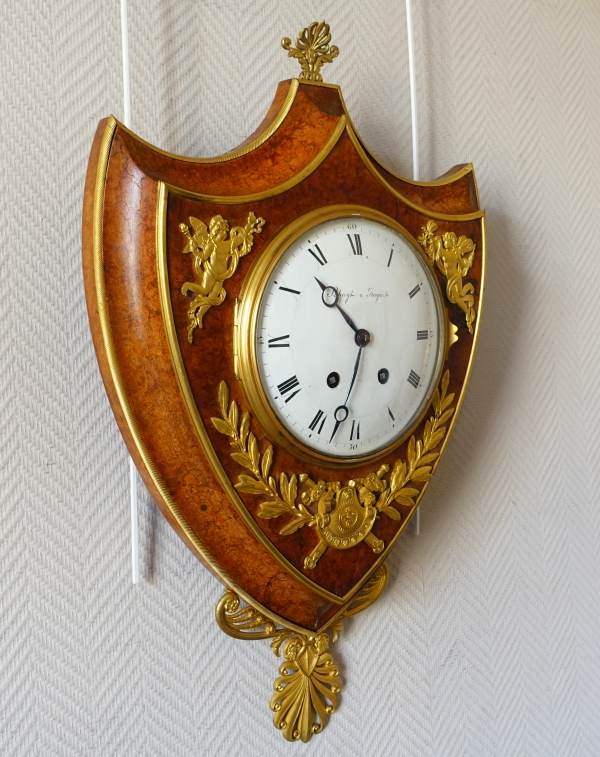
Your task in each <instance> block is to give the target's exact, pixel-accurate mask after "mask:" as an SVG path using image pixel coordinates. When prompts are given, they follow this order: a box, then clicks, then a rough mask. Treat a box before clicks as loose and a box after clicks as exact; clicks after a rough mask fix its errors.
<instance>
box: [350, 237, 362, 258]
mask: <svg viewBox="0 0 600 757" xmlns="http://www.w3.org/2000/svg"><path fill="white" fill-rule="evenodd" d="M348 241H349V242H350V247H352V254H353V255H362V244H361V241H360V234H355V235H354V242H353V241H352V236H351V235H350V234H348Z"/></svg>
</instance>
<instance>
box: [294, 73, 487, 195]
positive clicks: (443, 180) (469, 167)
mask: <svg viewBox="0 0 600 757" xmlns="http://www.w3.org/2000/svg"><path fill="white" fill-rule="evenodd" d="M302 84H310V85H311V86H313V87H327V88H329V89H336V90H337V91H338V94H339V97H340V100H341V102H342V105H343V107H344V112H345V113H346V116H347V118H348V122H349V124H350V126H351V127H352V130H353V131H354V133H355V134H356V137H357V139H358V140H359V142H360V143H361V145H362V146H363V148H364V149H365V150H369V147H368V145H367V143H366V142H365V140H364V139H363V138H362V137H361V136H360V134H359V131H358V129H357V128H356V126H355V125H354V123H353V122H352V119H351V118H350V113H349V111H348V108H347V107H346V102H345V101H344V96H343V94H342V89H341V87H340V85H339V84H331V83H330V82H317V81H310V80H303V81H302ZM372 158H373V160H374V161H375V163H377V165H378V166H380V167H381V168H383V170H384V171H387V173H389V174H391V175H392V176H394V177H395V178H396V179H400V181H404V182H406V183H407V184H412V185H413V186H415V187H443V186H445V185H447V184H454V182H456V181H458V180H459V179H461V178H462V177H463V176H465V175H466V174H469V173H471V174H473V183H474V185H475V195H476V197H477V206H478V207H479V206H480V203H479V189H478V187H477V178H476V177H475V169H474V168H473V164H472V163H466V164H465V165H464V166H463V167H462V168H459V170H458V171H455V172H454V173H452V174H449V175H447V176H440V177H439V178H438V179H432V180H431V181H417V180H416V179H410V178H409V177H408V176H402V174H399V173H397V172H396V171H393V170H392V169H391V168H390V167H389V166H387V165H386V164H385V163H384V162H383V161H382V160H379V158H377V157H376V156H375V155H372Z"/></svg>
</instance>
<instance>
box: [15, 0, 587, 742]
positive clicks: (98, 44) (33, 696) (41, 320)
mask: <svg viewBox="0 0 600 757" xmlns="http://www.w3.org/2000/svg"><path fill="white" fill-rule="evenodd" d="M414 6H415V7H414V12H415V37H416V45H417V68H418V76H417V78H418V96H419V107H420V125H421V144H420V155H421V163H422V178H424V179H431V178H434V177H436V176H438V175H439V174H441V173H443V172H444V171H446V170H447V169H448V168H450V167H451V166H452V165H454V164H455V163H459V162H464V161H472V162H473V163H474V165H475V168H476V175H477V179H478V182H479V189H480V194H481V199H482V203H483V205H484V207H485V208H486V209H487V213H488V216H487V218H488V230H489V269H488V271H489V274H488V286H487V295H486V303H485V312H484V314H483V319H482V329H481V341H480V346H479V352H478V356H477V360H476V363H475V368H474V372H473V376H472V380H471V385H470V388H469V392H468V393H467V397H466V401H465V404H464V406H463V410H462V412H461V416H460V419H459V423H458V424H457V428H456V431H455V433H454V436H453V438H452V439H451V442H450V445H449V447H448V450H447V452H446V455H445V457H444V459H443V461H442V463H441V465H440V468H439V471H438V474H437V476H436V478H435V480H434V481H433V483H432V486H431V487H430V489H429V491H428V493H427V496H426V498H425V501H424V503H423V506H422V535H421V536H419V537H418V538H415V537H410V536H406V537H405V538H404V539H403V540H402V542H401V543H400V544H399V545H398V547H397V548H396V550H395V552H394V554H393V556H392V557H391V558H390V560H389V567H390V571H391V581H390V585H389V587H388V589H387V590H386V592H385V594H384V595H383V596H382V597H381V599H380V601H379V602H378V604H377V605H375V606H374V607H373V608H372V609H371V610H370V611H369V612H367V613H364V615H361V616H358V617H356V618H354V619H352V620H350V621H349V622H348V623H347V624H346V629H345V631H344V633H343V636H342V638H341V640H340V642H339V643H338V645H337V648H336V651H335V654H336V657H337V659H338V660H339V662H340V665H341V669H342V673H343V685H344V688H343V697H342V702H341V706H340V707H339V710H338V712H337V713H336V714H335V715H334V717H333V718H332V720H331V722H330V725H329V727H328V729H327V730H326V731H325V732H324V733H323V734H322V735H320V736H318V737H317V738H315V739H314V740H313V741H312V742H311V743H310V744H309V745H308V746H298V745H289V744H287V743H286V742H284V740H283V738H282V737H281V735H280V734H278V733H277V732H276V731H275V729H274V728H273V726H272V725H271V722H270V712H269V707H268V702H269V698H270V693H271V685H272V681H273V679H274V677H275V675H276V670H277V664H278V662H277V658H275V657H274V655H273V654H272V652H271V650H270V648H269V645H268V643H267V642H252V643H251V642H236V641H233V640H232V639H230V638H228V637H226V636H224V635H223V634H221V632H220V631H219V630H218V629H217V627H216V625H215V623H214V620H213V608H214V605H215V603H216V601H217V599H218V598H219V596H220V594H221V588H220V586H219V585H218V583H217V582H216V580H215V579H213V578H212V577H211V576H210V575H209V574H208V573H207V572H206V571H205V570H204V569H203V568H202V567H201V566H200V565H199V564H198V563H197V562H196V561H195V559H194V558H193V557H192V556H191V554H189V553H188V552H187V550H186V549H185V548H184V547H183V545H182V544H181V543H180V542H179V540H178V539H177V537H176V536H175V535H174V533H173V532H172V531H171V530H170V528H169V527H168V526H167V525H166V523H165V521H164V520H163V518H162V516H161V515H160V514H159V513H158V511H157V509H156V507H155V506H154V504H153V503H152V502H151V501H150V500H149V499H148V497H147V495H146V496H145V497H142V498H141V501H140V521H141V560H142V575H143V580H142V582H141V584H140V585H139V586H137V587H132V585H131V583H130V562H129V560H130V546H129V545H130V542H129V538H130V537H129V510H128V507H129V505H128V478H127V465H128V463H127V456H126V452H125V449H124V446H123V444H122V442H121V439H120V436H119V433H118V431H117V427H116V425H115V423H114V421H113V418H112V415H111V412H110V408H109V406H108V402H107V400H106V397H105V394H104V390H103V387H102V383H101V380H100V376H99V372H98V369H97V366H96V361H95V357H94V353H93V349H92V344H91V340H90V335H89V331H88V324H87V316H86V312H85V305H84V297H83V286H82V277H81V270H80V213H81V202H82V192H83V182H84V175H85V169H86V164H87V156H88V151H89V148H90V144H91V140H92V136H93V133H94V130H95V127H96V124H97V122H98V120H99V119H100V118H101V117H103V116H105V115H107V114H108V113H111V112H112V113H114V114H115V115H116V116H117V117H122V90H121V57H120V27H119V7H118V2H117V0H104V1H102V2H98V1H94V0H57V1H56V2H53V3H50V2H47V0H23V1H22V2H20V3H8V2H4V3H2V4H1V5H0V28H1V30H2V45H1V46H0V112H1V118H0V130H1V131H0V143H1V149H0V180H1V186H2V203H1V205H0V208H1V210H0V212H1V219H0V360H1V363H0V371H1V393H0V430H1V432H0V433H1V447H0V486H1V489H0V494H1V497H0V519H1V520H0V754H2V755H3V756H5V757H9V756H12V755H15V756H17V755H18V756H19V757H21V756H23V757H29V756H30V755H41V756H43V757H46V755H60V756H61V757H62V756H63V755H64V756H65V757H67V756H68V757H71V756H73V757H75V755H77V756H80V755H81V756H85V757H88V756H89V757H92V756H93V757H108V756H109V755H124V756H127V757H130V756H131V755H152V756H154V755H156V756H163V755H164V756H165V757H178V756H179V755H181V756H182V757H184V756H185V757H189V756H190V755H211V756H212V755H243V756H244V757H246V756H247V755H257V756H258V755H261V756H262V755H287V754H290V755H291V754H292V752H294V754H300V752H302V754H305V755H316V754H320V755H344V756H345V757H347V756H348V755H357V756H358V755H360V756H361V757H362V755H371V754H377V755H382V756H383V755H393V756H395V755H405V756H406V757H413V756H414V757H417V756H418V757H421V756H423V757H455V756H456V757H458V756H459V755H460V756H461V757H462V756H463V755H464V756H467V757H471V756H479V755H482V757H483V756H485V757H491V756H492V755H496V756H498V757H513V756H517V755H518V756H519V757H521V755H527V756H528V757H529V756H531V757H533V756H537V755H539V757H553V756H556V757H559V756H560V757H562V756H568V757H574V756H579V755H589V756H590V757H596V756H597V755H598V754H600V721H599V718H598V713H599V711H600V583H599V579H600V507H599V504H600V502H599V484H600V473H599V471H600V466H599V462H600V460H599V455H600V433H599V431H598V429H599V424H600V402H599V399H598V372H599V369H600V341H599V339H598V326H597V324H598V313H599V308H598V292H599V286H600V262H599V260H600V256H599V254H598V249H597V247H598V242H597V240H598V239H599V237H600V212H599V200H600V186H599V182H598V176H599V175H600V137H599V132H598V122H599V119H600V105H599V95H600V83H599V82H600V80H599V78H598V71H599V66H600V44H599V41H600V4H598V2H597V0H571V2H561V1H560V0H461V1H460V2H459V1H458V0H414ZM321 17H324V18H326V20H327V21H328V22H329V23H330V24H331V26H332V31H333V34H334V42H335V43H336V44H338V45H339V47H340V50H341V53H340V56H339V58H338V59H337V60H336V61H335V62H334V63H333V64H332V65H330V66H329V67H328V69H329V70H328V71H327V74H326V78H327V80H328V81H335V82H337V83H339V84H341V85H342V87H343V91H344V95H345V97H346V100H347V103H348V106H349V108H350V111H351V113H352V116H353V119H354V120H355V122H356V124H357V126H358V128H359V130H360V132H361V134H362V136H363V137H364V138H365V140H366V141H367V142H368V144H369V145H371V147H372V149H373V150H374V152H375V153H377V154H378V155H379V156H380V157H381V158H383V159H384V160H385V161H387V162H388V163H389V164H391V166H392V167H393V168H395V169H396V170H399V171H401V172H403V173H405V174H407V175H410V170H411V151H410V109H409V99H408V72H407V62H406V61H407V50H406V48H407V44H406V31H405V29H406V27H405V12H404V3H403V2H402V1H401V0H395V1H394V2H391V0H381V1H380V2H376V1H375V0H344V2H342V0H322V1H321V2H316V0H305V2H304V3H302V5H301V7H299V5H297V4H296V3H294V2H292V0H266V1H265V2H257V1H256V0H237V1H234V0H178V1H176V0H146V1H145V2H143V1H142V0H130V36H131V46H132V49H131V68H132V122H133V124H132V125H133V129H134V130H135V131H136V132H137V133H138V134H139V135H140V136H142V137H143V138H145V139H147V140H149V141H151V142H153V143H154V144H156V145H158V146H160V147H162V148H164V149H167V150H170V151H174V152H179V153H184V154H188V155H202V156H207V155H214V154H218V153H220V152H223V151H225V150H228V149H230V148H232V147H233V146H235V145H236V144H237V143H238V142H240V141H241V140H242V139H244V138H245V137H246V136H247V135H248V134H249V133H250V132H251V131H253V130H254V128H255V127H256V126H257V124H258V123H259V122H260V120H261V119H262V116H263V114H264V112H265V111H266V109H267V107H268V105H269V104H270V102H271V98H272V96H273V93H274V91H275V87H276V83H277V82H278V81H279V80H280V79H284V78H288V77H290V76H294V75H295V72H296V65H297V64H296V63H295V62H294V61H291V60H289V59H288V58H287V57H286V55H285V53H284V51H283V50H281V48H280V47H279V40H280V38H281V37H282V36H284V35H289V36H291V37H295V35H296V34H297V32H298V31H299V30H300V29H301V28H302V27H303V26H305V25H306V24H307V23H309V22H310V21H312V20H314V19H319V18H321Z"/></svg>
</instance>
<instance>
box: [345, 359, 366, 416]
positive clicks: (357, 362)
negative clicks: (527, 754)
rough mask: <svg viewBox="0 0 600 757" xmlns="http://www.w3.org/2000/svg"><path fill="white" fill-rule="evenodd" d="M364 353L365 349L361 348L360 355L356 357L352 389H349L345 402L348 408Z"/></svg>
mask: <svg viewBox="0 0 600 757" xmlns="http://www.w3.org/2000/svg"><path fill="white" fill-rule="evenodd" d="M362 351H363V348H362V347H359V349H358V355H357V356H356V363H354V373H353V374H352V381H351V382H350V388H349V389H348V394H347V395H346V401H345V402H344V405H346V406H348V400H349V398H350V392H351V391H352V387H353V386H354V382H355V381H356V376H357V374H358V366H359V365H360V356H361V355H362Z"/></svg>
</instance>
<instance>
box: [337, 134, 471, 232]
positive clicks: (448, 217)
mask: <svg viewBox="0 0 600 757" xmlns="http://www.w3.org/2000/svg"><path fill="white" fill-rule="evenodd" d="M347 131H348V136H349V137H350V140H351V142H352V144H353V145H354V147H355V149H356V152H357V153H358V154H359V156H360V159H361V160H362V161H363V163H364V164H365V166H366V167H367V169H368V171H369V173H370V174H371V175H372V176H373V178H375V179H376V180H377V181H378V182H379V183H380V184H381V186H382V187H384V189H386V190H387V191H388V192H389V193H390V194H391V195H393V196H394V197H395V198H396V199H398V200H400V201H401V202H402V203H403V204H404V205H406V206H407V207H409V208H410V209H411V210H414V211H416V212H417V213H419V214H420V215H422V216H425V217H426V218H435V219H436V221H454V222H455V223H464V222H465V221H476V220H478V219H479V218H484V217H485V211H484V210H476V211H474V212H472V213H462V214H456V213H437V212H435V211H433V210H429V208H424V207H422V206H421V205H417V203H415V202H412V200H409V199H408V198H407V197H404V195H403V194H401V193H400V192H398V190H397V189H395V188H394V187H393V186H392V185H391V184H390V183H389V182H387V181H386V180H385V179H384V177H383V176H382V175H381V174H380V173H379V171H378V170H377V168H376V166H375V165H374V164H373V162H372V161H371V160H370V158H369V157H368V155H367V153H366V152H365V149H364V147H363V145H362V142H361V140H360V138H359V137H358V135H357V133H356V132H355V131H354V129H353V127H352V125H351V124H350V123H348V126H347ZM386 170H387V169H386Z"/></svg>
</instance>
